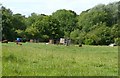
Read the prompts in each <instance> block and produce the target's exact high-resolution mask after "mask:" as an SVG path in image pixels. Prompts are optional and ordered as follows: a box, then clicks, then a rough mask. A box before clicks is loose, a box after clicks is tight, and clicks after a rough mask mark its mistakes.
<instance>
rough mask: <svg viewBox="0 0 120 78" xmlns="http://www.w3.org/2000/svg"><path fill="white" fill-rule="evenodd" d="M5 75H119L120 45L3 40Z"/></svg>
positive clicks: (3, 72) (3, 73)
mask: <svg viewBox="0 0 120 78" xmlns="http://www.w3.org/2000/svg"><path fill="white" fill-rule="evenodd" d="M2 56H3V58H2V65H3V67H2V75H3V76H117V75H118V47H109V46H86V45H83V47H78V46H73V45H71V46H63V45H50V44H48V45H46V44H44V43H23V45H21V46H20V45H16V44H15V43H8V44H5V43H4V44H2Z"/></svg>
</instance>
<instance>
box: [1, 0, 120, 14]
mask: <svg viewBox="0 0 120 78" xmlns="http://www.w3.org/2000/svg"><path fill="white" fill-rule="evenodd" d="M114 1H120V0H0V3H2V5H3V6H5V7H6V8H10V9H11V10H12V12H13V13H14V14H15V13H21V14H23V15H26V16H28V15H30V14H31V13H33V12H35V13H38V14H46V15H51V14H52V13H53V12H55V11H56V10H59V9H67V10H73V11H75V12H76V13H77V14H80V13H81V12H82V11H85V10H87V9H90V8H92V7H94V6H95V5H98V4H108V3H111V2H114Z"/></svg>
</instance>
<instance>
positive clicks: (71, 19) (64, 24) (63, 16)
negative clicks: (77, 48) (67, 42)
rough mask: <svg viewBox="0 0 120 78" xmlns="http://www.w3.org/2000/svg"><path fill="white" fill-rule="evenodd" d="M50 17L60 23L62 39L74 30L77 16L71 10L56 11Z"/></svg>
mask: <svg viewBox="0 0 120 78" xmlns="http://www.w3.org/2000/svg"><path fill="white" fill-rule="evenodd" d="M52 17H54V18H55V19H57V20H58V21H59V23H60V29H61V31H63V32H64V37H69V36H70V33H71V32H72V31H73V30H74V29H75V28H76V22H77V19H76V17H77V15H76V13H75V12H74V11H71V10H65V9H62V10H57V11H56V12H54V13H53V14H52Z"/></svg>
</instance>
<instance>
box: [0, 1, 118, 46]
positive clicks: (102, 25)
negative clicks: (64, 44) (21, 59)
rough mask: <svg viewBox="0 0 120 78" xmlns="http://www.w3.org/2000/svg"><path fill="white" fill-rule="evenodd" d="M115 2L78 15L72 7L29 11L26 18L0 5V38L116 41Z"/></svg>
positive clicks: (75, 41)
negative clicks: (44, 12)
mask: <svg viewBox="0 0 120 78" xmlns="http://www.w3.org/2000/svg"><path fill="white" fill-rule="evenodd" d="M119 5H120V2H113V3H110V4H108V5H104V4H99V5H97V6H95V7H93V8H91V9H88V10H86V11H82V13H80V14H79V15H77V14H76V13H75V12H74V11H72V10H66V9H60V10H57V11H56V12H53V13H52V15H45V14H36V13H31V15H30V16H28V17H25V16H24V15H22V14H20V13H17V14H13V12H12V11H11V10H10V9H7V8H5V7H4V6H2V7H1V9H0V12H1V13H0V16H2V22H1V23H0V24H2V27H1V31H2V39H3V40H4V39H7V40H9V41H14V40H15V39H16V38H17V37H21V38H26V39H40V41H43V42H47V41H48V40H49V39H59V38H61V37H62V38H69V39H71V40H72V42H73V43H75V44H79V43H82V44H86V45H108V44H110V43H117V44H119V43H120V31H119V27H120V21H119V19H120V18H119V16H120V12H119ZM0 20H1V19H0Z"/></svg>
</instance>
